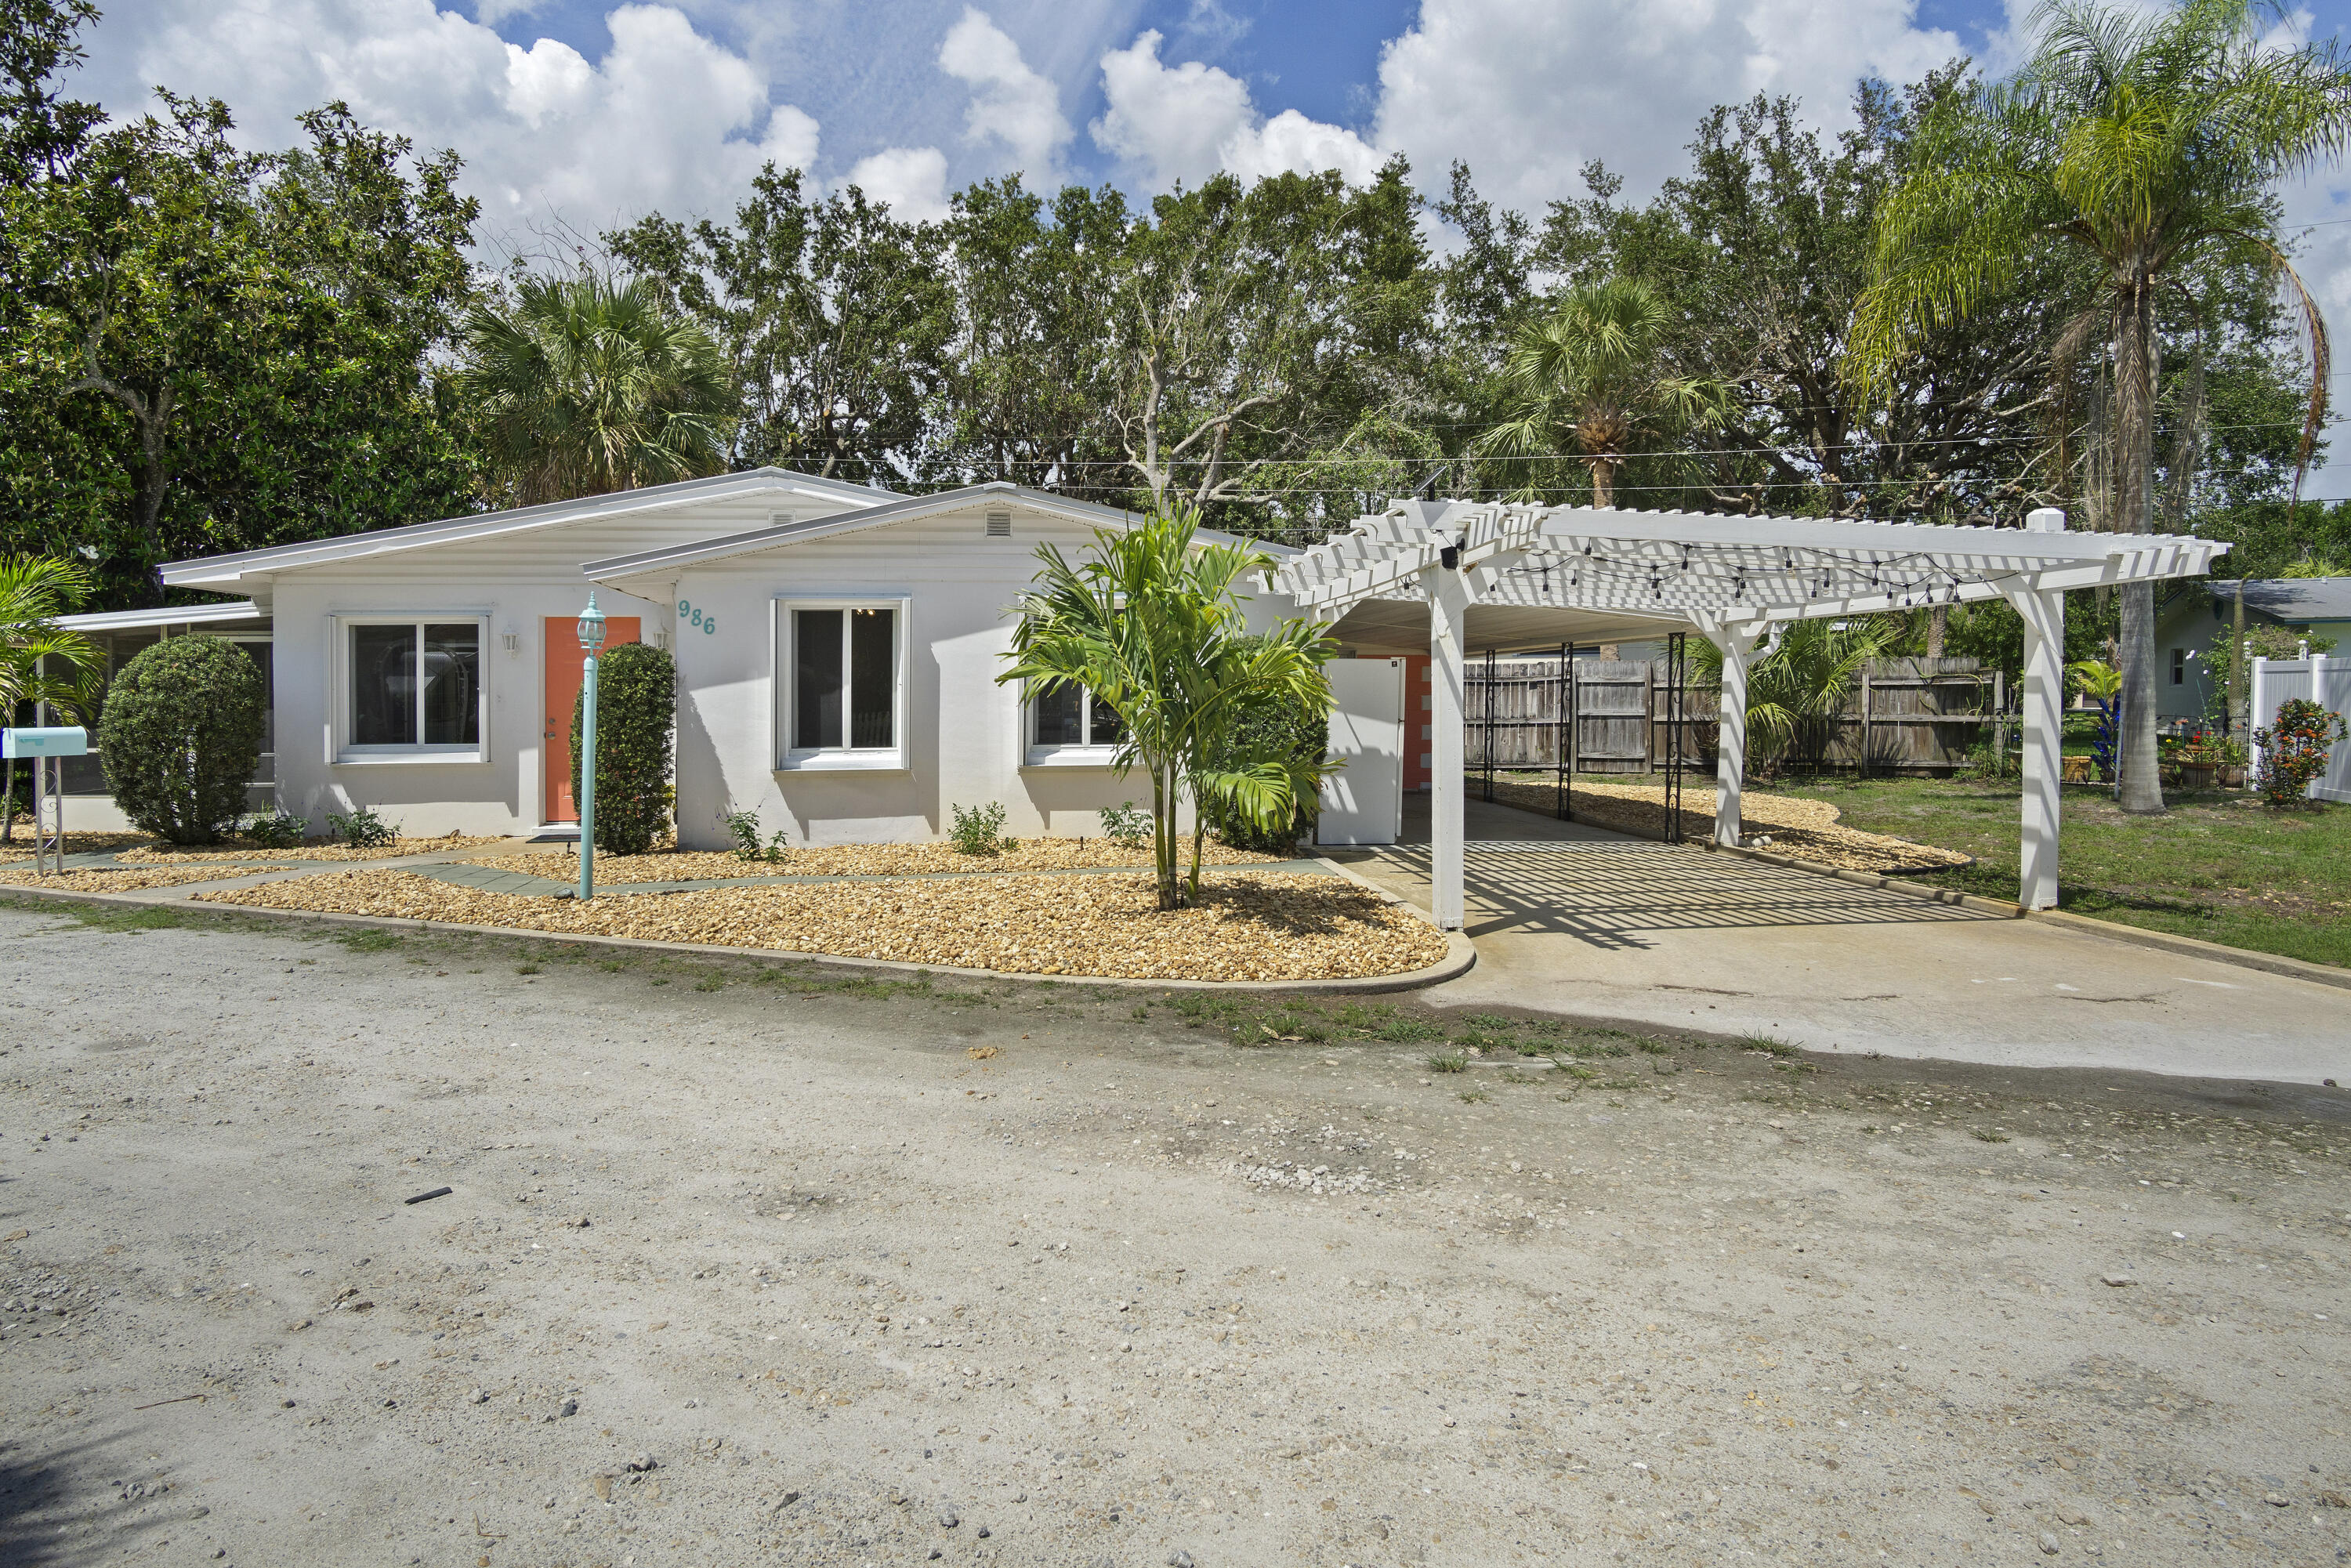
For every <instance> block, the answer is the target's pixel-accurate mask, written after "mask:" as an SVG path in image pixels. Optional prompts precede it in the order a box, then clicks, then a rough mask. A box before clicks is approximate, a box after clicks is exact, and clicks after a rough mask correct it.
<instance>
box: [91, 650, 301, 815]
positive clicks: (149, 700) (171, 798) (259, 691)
mask: <svg viewBox="0 0 2351 1568" xmlns="http://www.w3.org/2000/svg"><path fill="white" fill-rule="evenodd" d="M268 702H269V694H268V688H267V686H266V685H265V684H264V682H263V681H262V678H261V671H260V670H259V669H258V668H257V667H256V665H255V664H254V662H253V660H252V658H251V657H250V656H248V655H247V654H246V653H245V651H244V650H243V649H241V648H239V647H238V646H237V645H236V644H235V643H231V642H227V641H225V640H224V639H222V638H219V637H173V638H171V639H170V640H168V641H166V642H162V643H156V644H155V645H154V646H153V647H152V648H148V649H145V650H143V651H142V652H141V653H139V655H138V656H137V657H135V658H133V659H132V660H131V662H130V663H129V664H125V665H124V666H123V667H122V673H121V674H118V675H116V676H115V677H114V684H113V685H110V687H108V688H107V693H106V707H105V710H104V712H103V713H102V714H101V716H99V722H98V756H99V764H100V765H101V766H102V767H103V768H105V770H106V787H107V789H109V790H110V791H111V792H112V793H113V796H114V803H115V804H116V805H118V806H120V807H121V808H122V814H123V815H124V816H126V817H128V818H130V819H131V822H132V823H133V824H134V825H136V826H137V827H139V828H141V829H142V830H144V831H147V832H151V833H153V834H155V835H156V836H157V837H159V838H162V839H164V840H167V841H170V842H172V843H175V844H211V843H218V842H219V841H220V840H221V839H222V837H223V836H224V835H225V833H226V832H227V831H229V830H230V829H231V828H233V827H235V825H236V821H237V819H238V817H240V816H242V815H243V814H244V812H245V796H246V786H247V785H248V784H250V783H251V782H252V780H253V776H254V773H255V772H256V770H257V769H258V768H259V766H260V763H261V735H262V728H263V723H264V719H265V716H266V710H267V707H268Z"/></svg>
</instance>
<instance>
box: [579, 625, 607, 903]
mask: <svg viewBox="0 0 2351 1568" xmlns="http://www.w3.org/2000/svg"><path fill="white" fill-rule="evenodd" d="M580 648H581V650H582V651H583V652H585V653H586V654H587V655H588V656H587V658H586V659H584V660H582V661H581V663H580V897H582V898H593V897H595V896H596V655H597V654H599V653H602V652H603V650H604V612H602V611H601V610H599V609H597V608H596V591H595V590H594V589H592V588H591V589H590V590H589V591H588V609H587V611H586V612H584V613H583V614H581V616H580Z"/></svg>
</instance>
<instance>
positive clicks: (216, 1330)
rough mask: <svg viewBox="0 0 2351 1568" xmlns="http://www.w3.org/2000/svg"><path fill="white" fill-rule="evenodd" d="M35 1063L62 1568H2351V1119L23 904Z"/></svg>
mask: <svg viewBox="0 0 2351 1568" xmlns="http://www.w3.org/2000/svg"><path fill="white" fill-rule="evenodd" d="M175 922H179V923H177V924H175ZM0 1008H5V1012H0V1022H5V1026H6V1027H5V1030H0V1041H5V1054H0V1089H5V1093H0V1236H5V1235H9V1234H10V1233H15V1239H12V1240H10V1241H8V1242H6V1243H5V1245H0V1438H5V1441H0V1560H5V1561H6V1562H8V1563H99V1562H106V1563H113V1562H117V1561H121V1560H125V1559H128V1560H131V1561H135V1562H140V1563H148V1562H152V1563H188V1564H197V1563H230V1564H239V1563H242V1564H247V1565H252V1568H261V1565H275V1564H295V1563H302V1564H313V1563H317V1564H325V1563H334V1564H340V1563H354V1564H359V1563H368V1564H372V1563H392V1564H400V1563H415V1564H432V1565H434V1568H442V1565H450V1568H455V1565H473V1568H480V1565H481V1564H485V1563H487V1564H493V1565H495V1568H525V1565H548V1568H552V1565H556V1564H564V1565H569V1568H588V1565H591V1564H592V1565H600V1568H605V1565H611V1568H652V1565H653V1564H664V1565H668V1564H685V1563H693V1564H701V1563H712V1564H736V1563H810V1564H814V1563H823V1564H857V1563H874V1564H897V1563H925V1562H930V1561H939V1562H943V1563H1007V1564H1010V1563H1038V1564H1092V1563H1109V1564H1115V1565H1117V1568H1130V1565H1132V1568H1146V1565H1157V1564H1163V1563H1193V1564H1196V1565H1197V1568H1227V1565H1236V1564H1269V1563H1302V1564H1318V1565H1332V1568H1335V1565H1338V1564H1342V1563H1354V1564H1381V1565H1390V1564H1400V1563H1441V1564H1491V1563H1614V1562H1620V1561H1622V1562H1663V1563H1735V1562H1745V1561H1750V1560H1755V1559H1761V1558H1779V1559H1781V1560H1783V1561H1792V1562H1805V1563H1886V1562H1891V1563H1968V1564H1975V1563H1991V1562H2007V1563H2017V1562H2023V1561H2028V1560H2029V1561H2033V1562H2041V1561H2045V1560H2048V1558H2049V1557H2053V1558H2055V1559H2056V1560H2059V1561H2063V1560H2066V1559H2078V1558H2085V1557H2096V1558H2099V1559H2101V1560H2102V1561H2104V1562H2105V1563H2115V1564H2123V1563H2129V1564H2141V1563H2186V1562H2197V1563H2202V1562H2205V1561H2207V1560H2208V1559H2209V1558H2210V1557H2211V1556H2212V1555H2214V1554H2216V1553H2221V1552H2229V1551H2233V1550H2240V1549H2241V1550H2246V1551H2251V1552H2255V1553H2257V1554H2258V1555H2259V1556H2261V1557H2262V1560H2265V1561H2274V1562H2278V1563H2331V1562H2335V1561H2337V1560H2338V1559H2339V1558H2340V1557H2342V1556H2343V1555H2344V1546H2343V1543H2344V1542H2351V1511H2346V1509H2345V1507H2344V1494H2345V1492H2346V1490H2351V1475H2346V1473H2345V1472H2346V1469H2351V1438H2346V1431H2351V1411H2346V1388H2351V1379H2346V1371H2351V1355H2346V1337H2345V1326H2346V1325H2345V1323H2344V1321H2343V1319H2344V1315H2345V1312H2346V1310H2351V1303H2346V1299H2345V1298H2346V1291H2345V1290H2344V1286H2345V1282H2346V1273H2345V1261H2346V1255H2351V1183H2346V1179H2345V1176H2346V1154H2351V1129H2346V1109H2351V1106H2346V1096H2345V1095H2344V1094H2343V1093H2341V1092H2337V1091H2329V1090H2323V1089H2315V1090H2314V1089H2303V1088H2288V1087H2281V1088H2276V1089H2273V1090H2269V1089H2262V1088H2259V1087H2255V1086H2248V1085H2242V1084H2199V1083H2195V1082H2181V1081H2176V1080H2174V1081H2149V1080H2135V1079H2130V1078H2126V1077H2121V1076H2117V1075H2116V1074H2111V1073H2086V1074H2085V1073H2034V1072H2030V1071H2017V1070H2011V1069H1976V1068H1950V1069H1945V1068H1938V1067H1935V1066H1932V1065H1930V1064H1922V1063H1917V1062H1896V1061H1866V1060H1855V1059H1846V1058H1839V1059H1812V1058H1796V1057H1791V1056H1789V1055H1787V1054H1785V1053H1783V1052H1775V1051H1771V1050H1768V1049H1761V1048H1752V1049H1742V1048H1741V1047H1740V1046H1736V1045H1727V1044H1721V1043H1716V1044H1712V1045H1700V1044H1697V1043H1693V1042H1691V1041H1687V1040H1677V1039H1673V1038H1668V1037H1656V1038H1653V1039H1649V1040H1621V1039H1617V1038H1615V1037H1611V1036H1608V1035H1606V1034H1605V1033H1604V1032H1600V1031H1592V1030H1582V1031H1579V1030H1560V1029H1559V1028H1557V1027H1556V1025H1555V1024H1548V1023H1545V1022H1544V1021H1543V1020H1527V1019H1513V1018H1511V1017H1510V1016H1507V1014H1501V1013H1497V1014H1481V1015H1478V1016H1477V1017H1475V1018H1467V1019H1465V1018H1462V1017H1459V1016H1449V1017H1448V1016H1445V1015H1440V1014H1436V1013H1432V1012H1429V1011H1426V1010H1425V1009H1421V1008H1420V1005H1419V1004H1417V1003H1416V1002H1413V1001H1411V1000H1409V999H1406V1000H1404V1001H1402V1002H1395V1003H1393V1004H1392V1005H1390V1004H1387V1003H1383V1004H1382V1005H1378V1006H1365V1007H1363V1008H1358V1009H1346V1008H1344V1007H1343V1006H1342V1005H1341V1004H1340V1003H1337V1002H1335V1001H1334V1002H1332V1003H1330V1004H1328V1005H1321V1004H1318V1005H1317V1006H1316V1007H1312V1008H1306V1007H1299V1008H1292V1009H1283V1008H1280V1007H1279V1006H1277V1005H1274V1004H1271V1003H1267V1002H1264V1001H1262V1000H1256V1001H1251V1002H1249V1003H1248V1004H1246V1005H1235V1006H1231V1007H1223V1006H1216V1005H1205V1004H1202V1003H1200V1002H1198V1001H1196V1000H1191V1001H1185V1000H1181V999H1176V1000H1167V999H1161V1000H1153V999H1150V998H1137V997H1136V996H1134V995H1133V994H1123V995H1118V996H1114V997H1109V998H1102V997H1096V996H1093V995H1091V994H1089V993H1086V992H1083V991H1081V990H1079V989H1078V988H1071V987H1061V988H1014V987H1011V986H997V987H993V988H976V987H972V986H968V985H958V984H950V983H949V982H946V981H944V980H942V981H940V982H939V983H938V984H936V985H935V986H929V987H912V988H910V987H904V986H888V985H875V984H873V983H871V982H869V981H864V980H861V979H858V978H856V977H853V976H851V975H848V974H847V973H846V972H844V971H839V970H835V971H830V972H825V971H819V970H814V969H809V970H802V971H799V972H796V973H795V974H793V975H790V976H789V977H783V978H778V976H777V972H776V971H773V970H763V969H761V968H759V967H758V966H756V965H755V964H752V963H748V962H746V963H743V964H741V965H738V966H724V965H716V964H701V963H690V964H689V963H666V964H665V963H663V962H660V961H656V960H651V959H643V958H629V959H613V958H611V957H610V956H607V955H603V954H598V953H594V952H591V951H587V950H580V949H568V948H564V947H561V946H557V945H553V944H539V945H527V944H520V943H513V942H505V941H475V940H471V939H442V938H402V937H394V936H379V935H364V936H357V937H354V938H351V939H349V940H345V941H338V940H331V939H327V938H325V937H320V936H300V935H295V934H288V933H285V932H282V931H280V930H278V929H277V928H274V927H262V926H260V925H253V924H246V923H245V922H243V921H241V920H238V919H235V918H231V919H225V920H216V919H212V918H208V917H189V916H182V915H174V914H171V913H169V912H165V913H158V914H152V915H131V916H120V915H105V916H93V917H92V922H88V923H86V922H85V921H84V920H82V919H79V918H77V917H76V916H75V915H72V914H71V913H69V912H68V911H65V910H62V909H59V908H57V907H54V906H46V907H41V908H29V907H26V906H25V905H22V904H9V905H5V906H0ZM1545 1030H1549V1031H1550V1032H1549V1034H1548V1035H1545V1034H1544V1031H1545ZM1514 1031H1515V1032H1514ZM1285 1036H1286V1037H1289V1038H1286V1039H1285V1038H1283V1037H1285ZM1520 1036H1525V1037H1529V1038H1535V1037H1541V1038H1544V1039H1546V1040H1548V1045H1549V1048H1551V1049H1555V1050H1556V1051H1557V1052H1558V1060H1559V1061H1562V1063H1563V1064H1564V1065H1562V1067H1560V1068H1558V1069H1550V1068H1547V1067H1544V1068H1541V1069H1540V1070H1537V1068H1536V1063H1535V1059H1523V1060H1524V1061H1526V1062H1527V1064H1528V1067H1529V1070H1526V1071H1520V1068H1519V1067H1518V1066H1515V1065H1514V1066H1511V1067H1508V1068H1498V1067H1493V1066H1487V1065H1483V1064H1482V1063H1483V1061H1485V1060H1490V1059H1492V1058H1493V1057H1495V1056H1501V1057H1503V1058H1504V1059H1505V1060H1508V1061H1512V1062H1513V1063H1517V1062H1520V1061H1521V1060H1522V1059H1520V1058H1519V1057H1517V1056H1516V1055H1515V1054H1514V1053H1513V1052H1512V1051H1510V1050H1508V1049H1506V1048H1505V1046H1504V1045H1503V1044H1501V1043H1498V1042H1503V1041H1507V1040H1510V1039H1513V1038H1519V1037H1520ZM1445 1037H1449V1038H1450V1039H1451V1040H1453V1041H1455V1042H1456V1045H1457V1046H1462V1047H1466V1046H1476V1045H1483V1046H1484V1047H1485V1048H1486V1051H1487V1057H1486V1058H1483V1059H1479V1064H1477V1065H1471V1066H1468V1067H1467V1068H1466V1069H1465V1070H1463V1071H1438V1070H1435V1069H1433V1068H1432V1067H1431V1065H1430V1064H1429V1060H1428V1059H1429V1058H1430V1057H1431V1055H1432V1053H1444V1052H1447V1050H1448V1048H1447V1047H1446V1046H1444V1045H1443V1044H1441V1043H1439V1041H1440V1040H1441V1039H1442V1038H1445ZM1244 1047H1246V1048H1244ZM1542 1060H1543V1061H1548V1060H1549V1058H1545V1059H1542ZM1446 1065H1447V1066H1450V1065H1451V1063H1450V1062H1449V1061H1448V1062H1447V1063H1446ZM444 1186H446V1187H449V1188H451V1189H453V1190H451V1191H450V1192H449V1193H448V1194H447V1195H446V1196H444V1197H432V1198H428V1199H426V1200H425V1201H423V1202H419V1203H414V1204H408V1203H404V1202H403V1201H402V1200H403V1199H405V1198H409V1197H414V1196H417V1195H422V1194H426V1193H429V1192H431V1191H433V1190H434V1189H436V1188H440V1187H444ZM1669 1549H1670V1550H1669ZM2044 1554H2046V1556H2044Z"/></svg>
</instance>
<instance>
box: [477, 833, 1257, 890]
mask: <svg viewBox="0 0 2351 1568" xmlns="http://www.w3.org/2000/svg"><path fill="white" fill-rule="evenodd" d="M1191 855H1192V846H1191V842H1190V841H1189V840H1186V841H1185V844H1184V862H1183V863H1184V864H1185V865H1186V866H1189V865H1190V864H1191ZM1281 858H1283V857H1280V856H1276V855H1261V854H1255V853H1252V852H1249V851H1248V850H1236V849H1230V848H1228V847H1227V846H1225V845H1223V844H1220V843H1217V842H1216V841H1214V840H1210V841H1207V843H1205V844H1203V845H1202V846H1201V849H1200V861H1201V863H1202V864H1204V865H1218V866H1232V865H1270V864H1273V863H1276V862H1278V861H1279V860H1280V859H1281ZM1150 863H1151V846H1150V845H1148V844H1145V845H1144V847H1142V848H1141V849H1134V850H1130V849H1122V848H1121V847H1120V846H1118V845H1117V844H1114V843H1112V842H1111V841H1109V840H1108V839H1023V840H1021V841H1020V847H1019V849H1017V850H1008V851H1006V852H1003V853H1002V854H995V855H967V854H965V853H964V852H962V851H960V850H958V849H956V847H955V846H954V845H953V844H949V843H929V844H831V845H824V846H820V847H814V848H809V849H792V850H786V851H785V852H784V856H783V858H782V859H781V860H775V861H767V860H745V859H743V858H742V857H741V856H739V855H737V854H734V853H731V852H727V851H725V850H674V851H656V852H653V853H652V854H643V855H613V854H606V853H604V852H602V851H599V852H597V855H596V880H597V881H598V882H611V883H624V882H715V881H717V880H719V879H721V878H724V877H734V876H908V875H914V874H917V873H926V872H1023V871H1081V870H1090V869H1095V868H1100V867H1103V866H1127V865H1132V866H1147V865H1149V864H1150ZM475 864H477V865H486V866H495V867H496V868H497V869H498V870H500V871H514V872H522V873H526V874H528V875H530V876H544V877H549V878H552V879H553V880H555V881H557V882H570V881H573V880H574V879H576V878H577V877H578V876H579V874H580V852H579V850H578V849H577V848H575V847H573V846H571V845H568V844H567V845H564V846H561V847H559V848H558V849H555V850H552V851H538V852H522V853H519V854H507V855H488V856H484V857H483V858H482V859H480V860H479V861H476V862H475Z"/></svg>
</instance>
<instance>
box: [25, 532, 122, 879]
mask: <svg viewBox="0 0 2351 1568" xmlns="http://www.w3.org/2000/svg"><path fill="white" fill-rule="evenodd" d="M90 586H91V583H90V575H89V571H87V570H85V569H84V568H83V567H82V566H81V565H80V564H79V563H78V562H76V561H68V560H57V559H52V558H50V557H47V556H0V723H7V724H14V723H16V711H17V709H19V708H20V707H22V706H25V705H26V703H47V704H49V705H50V706H53V707H60V708H63V709H65V710H66V711H67V712H68V713H70V714H72V715H73V716H75V717H77V718H85V719H86V718H87V717H88V716H89V708H90V706H91V705H92V704H93V703H94V702H95V700H96V698H97V695H98V691H99V683H100V681H101V679H102V678H103V675H104V673H105V668H106V660H105V658H104V656H103V655H102V654H100V653H99V651H98V648H97V646H96V644H94V643H91V642H90V640H89V638H87V637H85V636H83V635H82V634H81V633H80V632H69V631H67V630H65V629H64V628H62V627H60V626H58V625H57V616H59V615H61V614H63V613H64V612H67V611H68V610H71V609H72V608H73V607H74V606H75V605H77V604H79V603H80V602H81V601H83V600H85V599H87V598H89V591H90ZM15 831H16V763H14V762H10V763H9V764H8V768H7V772H6V774H5V779H0V841H6V840H7V839H9V838H12V837H13V836H15Z"/></svg>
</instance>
